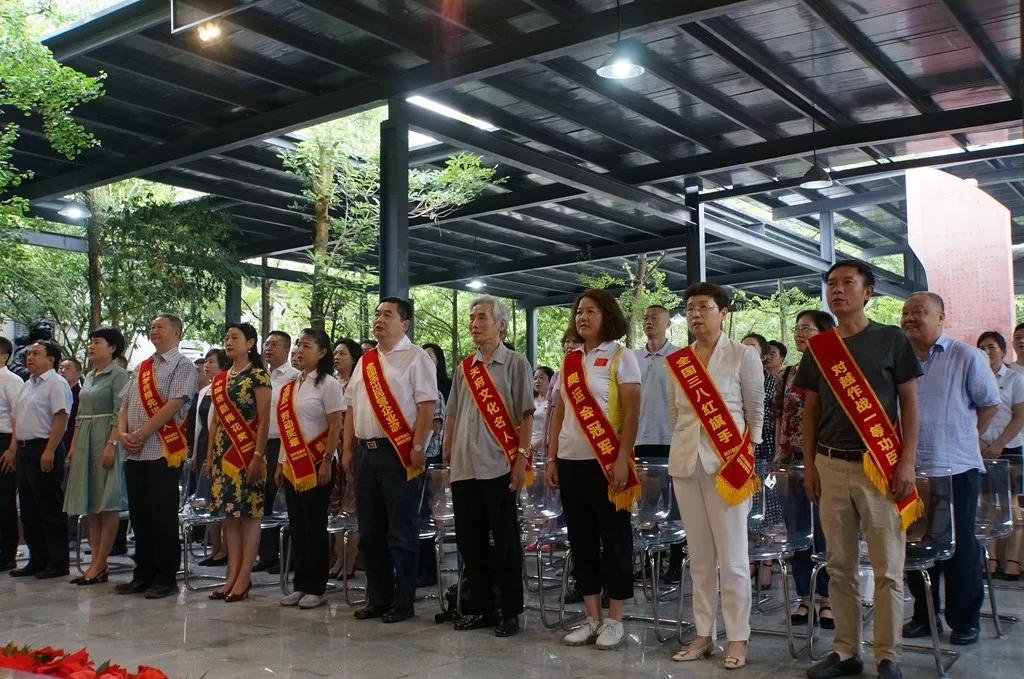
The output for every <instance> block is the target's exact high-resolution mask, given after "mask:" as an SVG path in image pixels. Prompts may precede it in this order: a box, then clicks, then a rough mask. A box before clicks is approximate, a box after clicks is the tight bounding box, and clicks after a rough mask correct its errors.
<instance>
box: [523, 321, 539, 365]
mask: <svg viewBox="0 0 1024 679" xmlns="http://www.w3.org/2000/svg"><path fill="white" fill-rule="evenodd" d="M525 311H526V360H528V361H529V362H530V365H532V366H533V367H534V368H536V367H537V308H536V307H531V308H529V309H526V310H525Z"/></svg>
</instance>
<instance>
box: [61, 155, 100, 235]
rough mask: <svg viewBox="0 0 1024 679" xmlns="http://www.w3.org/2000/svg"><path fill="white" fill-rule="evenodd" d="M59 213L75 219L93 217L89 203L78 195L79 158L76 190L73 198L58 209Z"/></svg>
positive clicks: (76, 168)
mask: <svg viewBox="0 0 1024 679" xmlns="http://www.w3.org/2000/svg"><path fill="white" fill-rule="evenodd" d="M57 214H59V215H60V216H61V217H67V218H68V219H73V220H75V221H80V220H86V219H92V210H90V209H89V205H88V204H87V203H86V202H85V201H84V200H82V199H81V198H79V197H78V160H75V190H74V192H73V193H72V194H71V200H69V201H68V202H67V203H65V204H64V207H62V208H61V209H60V210H58V211H57Z"/></svg>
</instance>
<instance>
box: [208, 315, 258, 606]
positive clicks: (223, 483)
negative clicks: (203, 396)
mask: <svg viewBox="0 0 1024 679" xmlns="http://www.w3.org/2000/svg"><path fill="white" fill-rule="evenodd" d="M258 339H259V338H258V337H257V335H256V329H255V328H253V327H252V326H251V325H249V324H248V323H231V324H229V325H228V326H227V330H226V331H225V333H224V351H225V352H226V353H227V355H228V358H229V359H231V362H232V365H231V368H230V369H229V370H227V371H226V372H223V373H221V374H220V375H218V376H217V378H216V381H215V382H214V383H213V384H212V385H211V388H210V393H211V396H212V401H213V408H214V411H215V412H216V417H214V418H213V421H212V423H211V427H210V438H209V444H208V454H207V458H206V470H205V471H206V473H207V474H208V475H209V476H210V478H211V479H212V484H211V498H210V514H211V515H212V516H214V517H217V518H223V519H224V529H225V533H226V536H227V541H228V577H227V580H226V581H225V582H224V586H223V587H221V588H220V589H219V590H217V591H215V592H214V593H213V594H211V595H210V598H211V599H223V600H225V601H228V602H234V601H241V600H243V599H245V598H246V597H247V596H248V595H249V589H250V588H251V587H252V565H253V562H255V560H256V552H257V551H258V550H259V546H260V521H261V519H262V518H263V489H264V486H265V485H266V479H267V465H266V460H265V459H264V458H263V452H264V450H265V448H266V445H267V430H268V428H269V426H270V376H269V375H268V374H267V371H266V370H264V369H263V359H262V358H261V357H260V352H259V349H258ZM219 394H224V395H225V396H223V400H219V398H218V395H219ZM239 417H240V418H241V419H242V420H244V422H242V423H239V422H237V421H236V420H237V419H238V418H239ZM229 428H231V429H232V430H233V431H234V432H235V434H234V436H235V440H234V441H233V440H232V436H229V435H228V429H229ZM242 436H244V437H246V438H247V439H250V440H255V446H253V445H252V444H251V443H248V442H247V441H242V439H241V438H240V437H242ZM250 437H251V438H250ZM236 442H238V443H240V444H242V445H240V446H239V447H240V448H241V450H242V452H243V454H242V456H241V458H240V463H239V464H238V465H236V464H233V462H232V460H233V459H235V458H234V455H235V453H234V452H233V448H235V445H236ZM247 443H248V445H247ZM249 457H251V459H247V458H249ZM236 461H237V460H236Z"/></svg>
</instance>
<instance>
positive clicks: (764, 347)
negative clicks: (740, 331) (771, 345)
mask: <svg viewBox="0 0 1024 679" xmlns="http://www.w3.org/2000/svg"><path fill="white" fill-rule="evenodd" d="M743 339H745V340H748V339H753V340H756V341H757V344H758V346H760V347H761V355H762V356H767V355H768V340H766V339H765V338H764V335H759V334H757V333H756V332H748V333H747V334H746V336H745V337H744V338H743Z"/></svg>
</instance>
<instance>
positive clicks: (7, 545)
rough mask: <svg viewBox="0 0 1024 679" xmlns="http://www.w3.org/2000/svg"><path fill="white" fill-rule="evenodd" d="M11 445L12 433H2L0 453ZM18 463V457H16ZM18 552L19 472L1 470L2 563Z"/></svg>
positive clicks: (0, 557) (8, 560)
mask: <svg viewBox="0 0 1024 679" xmlns="http://www.w3.org/2000/svg"><path fill="white" fill-rule="evenodd" d="M10 445H11V435H10V434H0V455H2V454H3V453H5V452H7V449H8V448H9V447H10ZM15 465H17V458H15ZM17 553H18V473H17V472H16V471H14V472H2V471H0V565H6V564H8V563H10V562H11V561H13V560H14V557H15V555H16V554H17Z"/></svg>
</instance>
